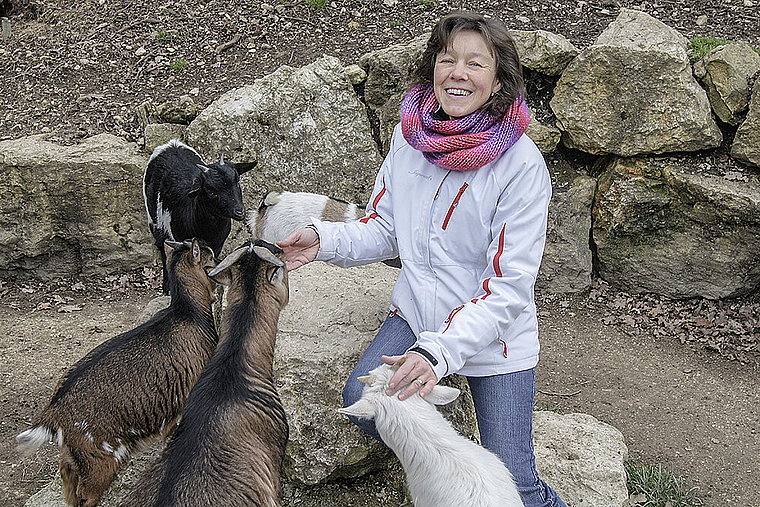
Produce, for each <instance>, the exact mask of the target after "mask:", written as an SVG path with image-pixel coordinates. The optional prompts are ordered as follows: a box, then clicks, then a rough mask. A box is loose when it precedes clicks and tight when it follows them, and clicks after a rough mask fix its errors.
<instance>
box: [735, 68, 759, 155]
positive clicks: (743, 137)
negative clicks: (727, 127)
mask: <svg viewBox="0 0 760 507" xmlns="http://www.w3.org/2000/svg"><path fill="white" fill-rule="evenodd" d="M731 156H732V157H734V158H735V159H736V160H739V161H741V162H744V163H745V164H748V165H752V166H755V167H760V77H759V78H758V79H757V80H756V81H755V86H754V88H753V89H752V98H751V99H750V102H749V112H747V117H746V118H745V119H744V122H743V123H742V124H741V125H739V128H738V129H736V136H735V137H734V143H733V144H732V145H731Z"/></svg>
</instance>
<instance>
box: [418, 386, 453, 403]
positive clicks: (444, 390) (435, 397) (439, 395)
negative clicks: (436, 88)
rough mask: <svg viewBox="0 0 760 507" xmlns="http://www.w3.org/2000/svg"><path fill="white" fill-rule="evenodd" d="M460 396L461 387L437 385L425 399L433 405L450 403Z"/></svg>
mask: <svg viewBox="0 0 760 507" xmlns="http://www.w3.org/2000/svg"><path fill="white" fill-rule="evenodd" d="M458 396H459V389H457V388H456V387H448V386H435V387H433V390H432V391H430V392H429V393H428V394H427V395H426V396H425V397H424V398H423V399H425V400H427V401H429V402H430V403H432V404H433V405H448V404H449V403H451V402H452V401H454V400H456V399H457V397H458Z"/></svg>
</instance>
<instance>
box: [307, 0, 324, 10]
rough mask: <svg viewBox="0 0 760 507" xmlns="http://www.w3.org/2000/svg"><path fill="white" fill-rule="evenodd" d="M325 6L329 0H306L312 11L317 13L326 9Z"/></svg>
mask: <svg viewBox="0 0 760 507" xmlns="http://www.w3.org/2000/svg"><path fill="white" fill-rule="evenodd" d="M325 4H327V0H306V5H308V6H309V8H310V9H312V10H315V11H320V10H322V9H324V8H325Z"/></svg>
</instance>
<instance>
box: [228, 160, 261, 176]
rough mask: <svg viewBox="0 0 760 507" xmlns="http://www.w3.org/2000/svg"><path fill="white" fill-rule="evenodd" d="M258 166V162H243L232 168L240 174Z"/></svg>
mask: <svg viewBox="0 0 760 507" xmlns="http://www.w3.org/2000/svg"><path fill="white" fill-rule="evenodd" d="M257 164H258V161H256V162H241V163H239V164H232V166H233V167H234V168H235V171H237V173H238V174H243V173H247V172H248V171H250V170H251V169H253V168H254V167H256V165H257Z"/></svg>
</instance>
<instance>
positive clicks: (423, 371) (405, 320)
mask: <svg viewBox="0 0 760 507" xmlns="http://www.w3.org/2000/svg"><path fill="white" fill-rule="evenodd" d="M414 78H415V84H414V86H412V88H411V90H410V91H409V93H408V94H407V96H406V98H405V99H404V102H403V104H402V106H401V123H400V125H397V126H396V129H395V130H394V133H393V138H392V140H391V146H390V151H389V153H388V156H387V157H386V159H385V163H384V164H383V166H382V167H381V169H380V173H379V174H378V175H377V177H376V179H375V186H374V190H373V195H372V197H371V199H370V201H369V204H368V205H367V208H366V216H365V218H363V219H361V220H358V221H356V222H352V223H348V224H347V223H335V222H325V221H320V220H312V224H311V225H310V227H308V228H304V229H298V230H296V231H295V232H293V233H292V234H291V235H290V236H288V237H287V238H285V239H284V240H282V241H281V242H280V243H279V245H280V246H281V247H282V248H283V250H284V251H285V255H286V258H287V260H288V268H289V269H296V268H297V267H299V266H301V265H303V264H305V263H308V262H311V261H312V260H323V261H328V262H332V263H334V264H338V265H340V266H356V265H360V264H367V263H369V262H374V261H378V260H383V259H387V258H391V257H395V256H397V255H398V256H399V257H400V259H401V271H400V274H399V279H398V281H397V283H396V286H395V288H394V290H393V296H392V301H391V311H390V313H389V316H388V318H387V319H386V321H385V323H384V324H383V326H382V327H381V328H380V330H379V331H378V333H377V336H376V337H375V339H374V340H373V341H372V343H371V344H370V345H369V347H368V348H367V350H366V351H365V352H364V354H363V355H362V357H361V359H360V360H359V363H358V364H357V365H356V367H355V368H354V370H353V372H352V373H351V375H350V376H349V379H348V381H347V382H346V386H345V389H344V391H343V402H344V406H349V405H352V404H353V403H355V402H356V401H357V400H359V399H360V397H361V394H362V388H363V385H362V383H361V382H359V380H358V378H359V377H360V376H363V375H366V374H367V372H368V371H369V370H372V369H373V368H375V367H377V365H378V364H379V363H380V362H381V361H383V362H385V363H387V364H394V365H396V366H397V367H398V370H397V371H396V372H395V374H394V375H393V377H392V378H391V379H390V382H389V384H388V387H387V390H384V392H385V394H387V395H391V396H392V395H396V393H398V398H399V400H405V399H407V398H409V397H410V396H417V393H419V396H423V397H424V396H427V395H428V394H430V393H432V392H433V388H434V387H435V386H436V384H437V383H438V381H439V380H440V379H441V378H443V377H444V376H446V375H450V374H452V373H459V374H460V375H464V376H466V377H467V380H468V382H469V383H470V388H471V392H472V395H473V401H474V403H475V411H476V415H477V418H478V426H479V430H480V437H481V441H482V442H483V445H484V446H485V447H486V448H487V449H489V450H490V451H492V452H493V453H494V454H496V455H497V456H498V457H499V459H500V460H501V461H502V462H503V463H504V464H505V465H506V466H507V468H508V469H509V470H510V471H511V472H512V474H513V475H514V478H515V483H516V484H517V487H518V490H519V492H520V497H521V499H522V502H523V503H524V505H525V506H526V507H550V506H553V507H565V504H564V503H563V502H562V500H560V499H559V497H558V496H557V494H556V493H555V492H554V491H553V490H552V489H551V488H550V487H549V486H548V485H546V483H544V482H543V481H542V480H541V479H539V477H538V473H537V472H536V468H535V458H534V456H533V447H532V444H531V442H532V435H531V432H532V414H533V404H534V393H535V371H534V370H535V366H536V364H537V362H538V349H539V346H538V325H537V318H536V306H535V301H534V299H533V290H534V284H535V279H536V275H537V273H538V267H539V264H540V261H541V256H542V253H543V247H544V242H545V239H546V223H547V209H548V203H549V199H550V197H551V181H550V178H549V172H548V171H547V168H546V163H545V161H544V159H543V156H542V155H541V153H540V151H539V150H538V148H537V147H536V145H535V144H534V143H533V141H531V140H530V139H529V138H528V137H527V136H526V135H524V133H525V129H526V128H527V126H528V123H529V121H530V117H529V114H528V108H527V105H526V104H525V87H524V84H523V77H522V69H521V66H520V61H519V59H518V56H517V50H516V47H515V44H514V41H513V40H512V38H511V36H510V35H509V32H508V31H507V29H506V27H505V26H504V25H503V24H502V23H501V22H500V21H498V20H496V19H495V18H486V17H484V16H482V15H480V14H476V13H473V12H454V13H451V14H449V15H447V16H444V17H443V18H442V19H441V20H440V21H439V22H438V23H437V24H436V26H435V28H434V29H433V31H432V35H431V37H430V39H429V41H428V44H427V48H426V50H425V52H424V54H423V56H422V59H421V63H420V66H419V68H418V69H417V70H416V71H415V73H414ZM402 360H403V362H402ZM352 420H353V421H354V422H355V423H356V424H357V425H358V426H359V427H360V428H361V429H362V430H364V431H365V432H367V433H368V434H370V435H371V436H373V437H375V438H377V439H378V440H381V437H380V435H379V433H378V431H377V428H376V427H375V425H374V423H373V422H372V421H371V420H369V421H368V420H362V419H359V418H357V417H354V418H353V419H352ZM428 426H429V425H428ZM406 429H407V430H409V428H406ZM428 430H430V428H428ZM409 431H411V430H409ZM505 436H506V438H505ZM410 438H415V437H414V436H411V437H410ZM430 445H431V446H436V445H441V446H443V445H445V442H442V441H440V439H439V441H437V442H434V443H432V444H430ZM473 472H474V471H473ZM450 480H451V478H450V477H444V476H440V477H435V478H434V479H433V481H434V482H436V483H437V484H438V485H440V486H441V487H444V486H448V485H449V484H447V481H450ZM457 486H462V487H464V485H463V484H458V485H457ZM435 505H437V506H439V507H449V505H451V504H447V505H441V504H439V503H437V504H435ZM457 505H460V504H457ZM468 505H473V506H475V505H478V506H480V505H483V504H480V503H478V504H475V503H469V504H468Z"/></svg>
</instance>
